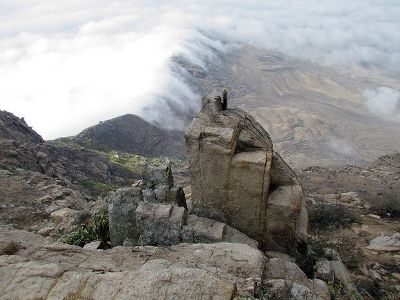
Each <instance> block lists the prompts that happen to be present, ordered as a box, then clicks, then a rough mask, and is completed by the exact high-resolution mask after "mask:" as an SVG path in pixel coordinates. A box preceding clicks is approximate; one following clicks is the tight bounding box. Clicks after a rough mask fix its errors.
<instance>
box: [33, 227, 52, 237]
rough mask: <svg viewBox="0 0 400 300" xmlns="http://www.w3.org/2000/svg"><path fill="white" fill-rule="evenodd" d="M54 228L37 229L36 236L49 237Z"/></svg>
mask: <svg viewBox="0 0 400 300" xmlns="http://www.w3.org/2000/svg"><path fill="white" fill-rule="evenodd" d="M53 229H54V227H50V226H49V227H43V228H42V229H39V230H38V232H37V234H40V235H41V236H49V235H50V233H51V232H52V231H53Z"/></svg>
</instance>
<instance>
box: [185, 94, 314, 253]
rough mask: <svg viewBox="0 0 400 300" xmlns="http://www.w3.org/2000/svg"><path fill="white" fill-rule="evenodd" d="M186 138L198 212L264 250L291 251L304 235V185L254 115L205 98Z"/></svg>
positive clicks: (305, 219) (194, 205) (305, 225)
mask: <svg viewBox="0 0 400 300" xmlns="http://www.w3.org/2000/svg"><path fill="white" fill-rule="evenodd" d="M185 139H186V145H187V148H188V154H189V168H190V171H191V174H192V199H193V213H194V214H196V215H198V216H202V217H206V218H211V219H214V220H217V221H220V222H224V223H226V224H229V225H230V226H232V227H234V228H237V229H239V230H240V231H241V232H243V233H245V234H247V235H249V236H250V237H252V238H254V239H256V240H258V241H259V242H261V244H262V247H263V248H264V249H270V250H280V251H282V250H284V251H290V250H293V249H294V248H295V247H296V245H297V243H298V241H299V240H301V239H303V238H304V237H305V235H306V234H307V212H306V209H305V206H304V198H303V189H302V187H301V184H300V182H299V180H298V179H297V177H296V175H295V173H294V172H293V171H292V170H291V169H290V167H289V166H288V165H287V164H286V163H285V162H284V161H283V159H282V158H281V157H280V156H279V155H278V154H277V153H276V152H274V150H273V145H272V141H271V139H270V137H269V135H268V133H267V132H266V131H265V130H264V129H263V128H262V127H261V125H260V124H258V123H257V122H256V121H255V120H254V119H253V118H252V117H251V116H249V115H248V114H247V113H245V112H244V111H242V110H240V109H227V110H222V100H221V98H220V97H215V98H209V97H205V98H203V99H202V105H201V111H200V113H199V114H198V115H197V117H196V118H195V119H194V120H193V121H192V123H191V124H190V126H189V127H188V129H187V130H186V133H185Z"/></svg>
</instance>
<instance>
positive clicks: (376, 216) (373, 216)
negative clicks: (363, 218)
mask: <svg viewBox="0 0 400 300" xmlns="http://www.w3.org/2000/svg"><path fill="white" fill-rule="evenodd" d="M367 216H368V217H370V218H373V219H376V220H379V219H380V218H381V217H380V216H378V215H374V214H369V215H367Z"/></svg>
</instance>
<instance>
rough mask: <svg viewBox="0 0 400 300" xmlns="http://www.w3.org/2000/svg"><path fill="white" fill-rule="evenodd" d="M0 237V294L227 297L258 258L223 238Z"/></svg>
mask: <svg viewBox="0 0 400 300" xmlns="http://www.w3.org/2000/svg"><path fill="white" fill-rule="evenodd" d="M0 237H1V238H0V251H2V249H6V250H5V251H2V252H0V295H1V296H0V298H1V299H13V300H14V299H26V300H28V299H233V298H234V297H236V296H251V295H253V293H254V287H255V285H256V284H257V283H259V282H260V281H261V278H262V274H263V271H264V267H265V262H266V258H265V256H264V255H263V254H262V252H260V251H259V250H257V249H254V248H251V247H249V246H247V245H241V244H231V243H217V244H193V245H188V244H181V245H177V246H172V247H171V248H157V247H151V246H147V247H135V248H130V247H116V248H114V249H111V250H106V251H95V250H94V251H93V250H85V249H82V248H80V247H76V246H69V245H65V244H61V243H51V242H49V241H47V240H45V239H44V238H42V237H40V236H38V235H34V234H31V233H28V232H24V231H17V230H9V229H6V228H4V227H1V226H0ZM7 249H8V250H7Z"/></svg>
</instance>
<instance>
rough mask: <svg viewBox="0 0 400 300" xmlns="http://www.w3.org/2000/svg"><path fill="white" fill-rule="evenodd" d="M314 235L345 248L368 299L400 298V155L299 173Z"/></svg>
mask: <svg viewBox="0 0 400 300" xmlns="http://www.w3.org/2000/svg"><path fill="white" fill-rule="evenodd" d="M299 174H300V178H301V181H302V184H303V186H304V188H305V191H306V195H307V202H308V211H309V218H310V229H311V234H312V235H313V236H314V238H315V239H316V240H319V241H323V242H325V243H327V244H330V245H331V246H332V247H333V248H335V249H336V250H338V251H339V253H340V254H341V256H342V258H343V261H344V263H345V265H346V266H347V268H348V269H349V270H350V272H351V274H352V277H353V280H354V282H355V284H356V285H357V287H358V288H359V290H366V291H367V292H368V294H366V293H365V295H364V297H365V298H367V299H398V297H400V285H399V283H400V255H399V253H400V239H399V237H400V236H399V232H400V219H399V217H400V155H399V154H393V155H386V156H383V157H381V158H379V159H378V160H377V161H375V162H374V163H372V164H371V166H370V167H366V168H362V167H357V166H348V167H345V168H343V169H336V170H334V169H326V168H320V167H312V168H308V169H306V170H303V171H302V172H299Z"/></svg>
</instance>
